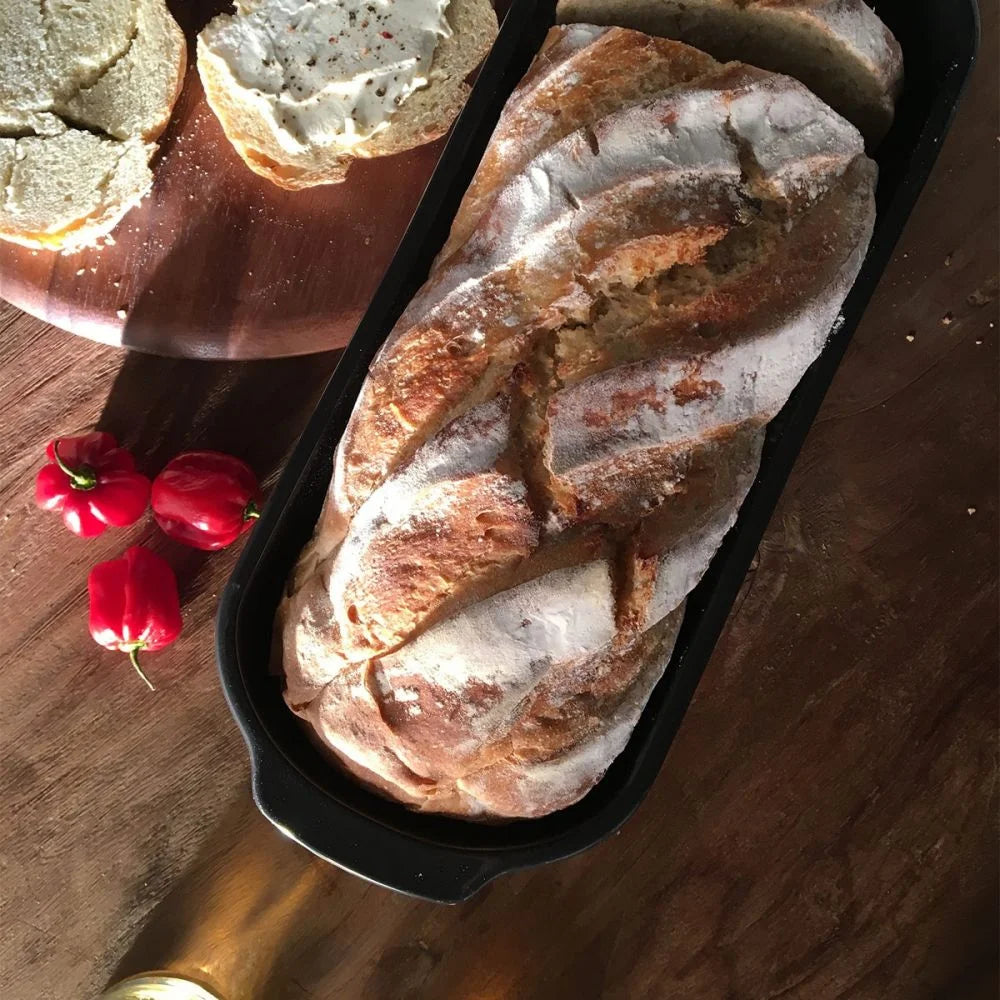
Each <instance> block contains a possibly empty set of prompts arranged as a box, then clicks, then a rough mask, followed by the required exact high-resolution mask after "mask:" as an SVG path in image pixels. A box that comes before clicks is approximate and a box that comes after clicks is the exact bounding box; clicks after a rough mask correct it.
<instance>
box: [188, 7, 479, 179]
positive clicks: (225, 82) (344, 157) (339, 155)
mask: <svg viewBox="0 0 1000 1000" xmlns="http://www.w3.org/2000/svg"><path fill="white" fill-rule="evenodd" d="M275 2H276V0H263V2H260V3H255V4H252V5H247V4H244V5H243V6H242V7H241V8H240V9H238V10H237V12H236V13H235V14H220V15H219V16H218V17H216V18H214V19H213V20H212V21H211V22H210V23H209V24H208V26H207V27H206V28H205V29H204V30H203V31H202V32H201V34H200V35H199V36H198V72H199V74H200V75H201V79H202V83H203V84H204V87H205V95H206V97H207V98H208V102H209V104H210V105H211V107H212V110H213V111H214V112H215V114H216V115H217V116H218V118H219V121H220V122H221V124H222V127H223V129H224V130H225V133H226V136H227V138H228V139H229V141H230V142H231V143H232V144H233V146H234V148H235V149H236V151H237V152H238V153H239V154H240V156H241V157H242V158H243V160H244V161H245V162H246V164H247V166H248V167H249V168H250V169H251V170H253V171H254V172H255V173H258V174H260V175H261V176H262V177H266V178H267V179H268V180H270V181H273V182H274V183H275V184H277V185H279V186H280V187H284V188H289V189H292V190H295V189H299V188H307V187H313V186H315V185H318V184H335V183H339V182H340V181H343V180H344V178H345V177H346V176H347V170H348V168H349V167H350V165H351V163H352V162H353V161H354V160H356V159H370V158H372V157H377V156H389V155H391V154H393V153H399V152H402V151H403V150H405V149H410V148H412V147H414V146H420V145H423V144H424V143H427V142H431V141H433V140H434V139H437V138H439V137H440V136H442V135H444V133H445V132H447V131H448V129H449V128H450V127H451V123H452V121H454V119H455V117H456V116H457V115H458V113H459V111H461V109H462V106H463V105H464V104H465V100H466V98H467V96H468V92H469V88H468V85H467V84H466V82H465V78H466V77H467V76H468V75H469V74H470V73H471V72H472V71H473V70H474V69H475V68H476V67H477V66H478V65H479V63H480V62H482V60H483V58H484V57H485V55H486V53H487V52H488V51H489V49H490V46H491V45H492V44H493V41H494V39H495V38H496V34H497V19H496V12H495V11H494V9H493V5H492V4H491V3H490V2H489V0H450V3H448V6H447V10H446V12H445V17H446V19H447V22H448V25H449V27H450V30H451V34H450V35H448V36H446V37H444V38H441V39H440V40H439V41H438V43H437V47H436V48H435V50H434V57H433V62H432V64H431V68H430V72H429V73H428V83H427V85H426V86H425V87H421V88H419V89H417V90H415V91H414V92H413V93H411V94H410V95H409V96H408V97H407V98H406V99H405V100H404V101H403V102H402V103H401V104H400V105H399V107H398V109H397V110H396V111H395V112H394V113H393V115H392V117H391V119H390V120H389V126H388V127H387V128H386V129H385V130H384V131H380V132H377V133H376V134H374V135H372V136H371V137H370V138H368V139H366V140H365V141H363V142H361V143H359V144H357V145H355V146H353V147H352V148H350V150H345V149H344V148H343V147H342V146H340V145H338V144H337V142H335V141H329V142H325V143H322V144H321V143H318V142H302V141H298V139H297V137H296V136H295V135H294V134H293V130H292V129H291V125H290V123H287V122H283V121H281V120H279V115H278V113H277V112H278V110H279V109H284V108H286V107H295V105H296V103H297V101H298V100H299V95H297V94H296V93H295V92H294V91H293V88H294V84H293V82H292V80H293V79H294V70H291V69H287V70H286V71H285V73H284V74H283V76H282V79H281V84H280V90H279V91H278V92H277V94H276V95H272V94H270V92H268V94H266V95H263V96H265V97H268V98H270V97H272V96H274V97H276V100H277V103H276V104H275V103H268V102H264V101H262V93H261V90H260V88H259V86H256V85H255V84H254V83H253V82H252V81H250V80H248V79H245V78H244V74H243V73H241V70H240V67H239V66H237V65H235V64H234V60H233V58H232V54H231V52H230V45H229V44H228V42H229V39H228V36H229V35H230V34H231V32H232V30H233V29H234V27H236V28H240V29H241V30H243V31H244V32H246V31H247V29H246V27H245V26H246V17H245V15H246V14H247V13H249V12H253V11H258V10H260V9H263V8H266V7H267V5H268V3H272V4H273V3H275ZM322 2H329V0H322ZM265 32H266V27H265V26H261V27H260V28H258V29H256V33H257V34H261V33H265ZM389 37H390V38H391V35H390V36H389ZM322 41H323V40H321V42H322ZM331 46H333V49H331V51H333V50H334V49H340V48H342V47H343V46H341V45H340V44H339V43H338V42H337V39H335V38H332V37H331V38H330V39H329V44H328V45H327V46H326V48H331ZM243 47H244V48H245V47H246V43H243ZM334 54H335V55H336V54H337V53H336V52H334ZM310 58H311V59H312V60H322V59H325V58H328V55H327V53H326V52H325V51H323V50H320V51H319V52H318V53H314V54H313V55H312V56H311V57H310Z"/></svg>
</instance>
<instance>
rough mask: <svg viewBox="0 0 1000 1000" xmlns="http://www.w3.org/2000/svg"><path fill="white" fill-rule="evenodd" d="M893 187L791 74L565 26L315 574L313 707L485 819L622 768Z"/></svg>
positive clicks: (364, 745) (447, 271)
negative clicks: (692, 600)
mask: <svg viewBox="0 0 1000 1000" xmlns="http://www.w3.org/2000/svg"><path fill="white" fill-rule="evenodd" d="M874 186H875V167H874V165H873V164H872V162H871V161H870V160H869V159H867V157H866V156H865V154H864V148H863V141H862V138H861V136H860V134H859V133H858V132H857V130H856V129H855V128H854V127H853V126H851V125H849V124H848V123H847V122H846V121H845V120H844V119H842V118H841V117H839V116H838V115H837V114H836V113H834V112H833V111H831V110H830V109H829V108H828V107H827V106H826V105H824V104H823V103H822V102H821V101H820V100H819V99H818V98H816V97H815V96H813V95H812V94H811V93H810V92H809V91H807V90H806V89H805V88H804V87H803V86H802V85H801V84H799V83H797V82H795V81H794V80H792V79H789V78H787V77H783V76H777V75H774V74H771V73H767V72H765V71H762V70H758V69H754V68H752V67H749V66H746V65H742V64H739V63H730V64H726V65H722V64H719V63H717V62H715V61H714V60H713V59H711V58H710V57H709V56H707V55H704V54H703V53H700V52H698V51H696V50H694V49H691V48H688V47H686V46H684V45H682V44H680V43H676V42H671V41H666V40H663V39H659V38H652V37H649V36H646V35H643V34H641V33H639V32H635V31H629V30H623V29H619V28H599V27H594V26H588V25H570V26H565V27H559V28H554V29H553V30H552V32H551V33H550V35H549V36H548V38H547V40H546V43H545V46H544V48H543V50H542V52H541V53H540V55H539V56H538V58H537V59H536V61H535V63H534V64H533V66H532V68H531V69H530V70H529V72H528V74H527V76H526V77H525V78H524V80H523V81H522V83H521V85H520V86H519V87H518V89H517V90H516V91H515V93H514V94H513V95H512V97H511V98H510V101H509V102H508V104H507V106H506V108H505V110H504V113H503V116H502V118H501V120H500V122H499V124H498V126H497V129H496V132H495V133H494V136H493V139H492V141H491V143H490V147H489V149H488V151H487V153H486V156H485V157H484V160H483V162H482V164H481V166H480V169H479V171H478V173H477V175H476V178H475V180H474V182H473V184H472V186H471V188H470V190H469V192H468V194H467V196H466V198H465V201H464V202H463V205H462V207H461V210H460V212H459V214H458V217H457V218H456V220H455V223H454V228H453V232H452V236H451V239H450V240H449V243H448V245H447V246H446V247H445V248H444V250H443V251H442V253H441V255H440V257H439V259H438V261H437V262H436V264H435V266H434V268H433V270H432V273H431V275H430V278H429V280H428V281H427V283H426V285H425V286H424V287H423V289H422V290H421V291H420V292H419V293H418V294H417V296H416V297H415V298H414V300H413V301H412V303H411V304H410V306H409V307H408V309H407V310H406V312H405V314H404V315H403V317H402V318H401V319H400V321H399V323H398V324H397V326H396V327H395V329H394V331H393V332H392V335H391V336H390V338H389V340H388V342H387V343H386V345H385V346H384V348H383V349H382V351H381V353H380V355H379V357H378V358H377V360H376V362H375V363H374V364H373V366H372V369H371V372H370V375H369V378H368V380H367V381H366V383H365V385H364V388H363V390H362V392H361V395H360V397H359V399H358V402H357V405H356V408H355V411H354V413H353V416H352V418H351V421H350V423H349V425H348V428H347V431H346V433H345V435H344V437H343V439H342V441H341V444H340V447H339V449H338V452H337V456H336V464H335V472H334V478H333V482H332V484H331V489H330V493H329V496H328V499H327V503H326V506H325V508H324V511H323V514H322V517H321V520H320V523H319V525H318V527H317V531H316V534H315V536H314V538H313V541H312V542H311V543H310V545H309V546H308V547H307V548H306V550H305V551H304V552H303V554H302V557H301V559H300V561H299V564H298V567H297V569H296V571H295V574H294V576H293V578H292V580H291V581H290V582H289V588H288V595H287V597H286V600H285V602H284V604H283V607H282V611H281V626H282V636H283V667H284V673H285V680H286V699H287V701H288V703H289V705H290V706H291V707H292V709H293V710H294V711H296V712H298V713H299V714H300V715H301V716H302V717H303V718H304V719H306V720H307V722H308V723H309V724H311V726H312V727H313V728H314V729H315V731H316V733H317V734H318V736H319V737H320V739H321V740H322V741H323V743H324V744H326V746H328V747H329V748H330V749H331V750H332V751H333V752H334V754H335V755H336V756H337V758H338V759H339V760H340V761H341V762H342V764H343V766H344V767H346V768H347V769H348V770H349V771H350V772H352V773H353V774H354V775H356V776H357V777H359V778H360V779H361V780H363V781H364V782H366V783H367V784H369V785H370V786H372V787H374V788H376V789H378V790H380V791H381V792H383V793H384V794H386V795H389V796H391V797H393V798H396V799H398V800H400V801H402V802H405V803H407V804H409V805H410V806H412V807H414V808H417V809H423V810H429V811H437V812H445V813H451V814H457V815H466V816H470V817H478V818H498V817H518V816H525V817H528V816H539V815H542V814H545V813H548V812H551V811H553V810H556V809H560V808H563V807H565V806H567V805H569V804H571V803H573V802H574V801H576V800H578V799H579V798H580V797H582V796H583V795H584V794H585V793H586V792H587V791H588V790H589V789H590V788H591V787H592V786H593V785H594V784H595V783H596V782H597V781H598V780H599V779H600V777H601V776H602V775H603V773H604V772H605V770H606V769H607V768H608V766H609V765H610V763H611V762H612V760H613V759H614V758H615V756H616V755H617V754H619V753H620V752H621V750H622V748H623V747H624V746H625V743H626V742H627V740H628V737H629V734H630V733H631V731H632V728H633V727H634V725H635V723H636V721H637V719H638V716H639V714H640V713H641V711H642V708H643V706H644V705H645V703H646V701H647V699H648V697H649V694H650V692H651V691H652V688H653V686H654V685H655V684H656V682H657V681H658V680H659V678H660V677H661V675H662V673H663V671H664V669H665V666H666V664H667V661H668V660H669V657H670V652H671V649H672V646H673V643H674V640H675V637H676V634H677V630H678V627H679V624H680V619H681V616H682V612H683V607H684V601H685V598H686V596H687V594H688V593H689V592H690V591H691V589H692V588H693V587H694V585H695V584H696V583H697V581H698V580H699V579H700V577H701V576H702V574H703V573H704V571H705V569H706V567H707V566H708V564H709V562H710V560H711V558H712V556H713V554H714V553H715V551H716V549H717V547H718V545H719V544H720V542H721V540H722V538H723V537H724V535H725V533H726V532H727V531H728V530H729V528H730V527H731V526H732V524H733V522H734V521H735V518H736V516H737V513H738V511H739V507H740V505H741V503H742V501H743V498H744V497H745V495H746V493H747V491H748V489H749V487H750V485H751V484H752V482H753V479H754V477H755V475H756V471H757V468H758V462H759V455H760V447H761V442H762V437H763V429H764V427H765V425H766V424H767V422H768V421H769V420H770V419H771V418H772V417H773V416H774V415H775V414H776V413H777V412H778V410H779V409H780V408H781V407H782V405H783V404H784V402H785V401H786V400H787V398H788V396H789V394H790V393H791V391H792V389H793V388H794V387H795V385H796V383H797V382H798V381H799V379H800V378H801V376H802V374H803V373H804V372H805V370H806V368H807V367H808V366H809V365H810V364H811V363H812V361H813V360H814V359H815V358H816V357H817V355H818V354H819V352H820V350H821V349H822V347H823V345H824V343H825V341H826V338H827V336H828V334H829V332H830V330H831V327H832V326H833V325H834V323H835V320H836V317H837V314H838V311H839V309H840V306H841V303H842V301H843V299H844V297H845V295H846V293H847V291H848V290H849V288H850V286H851V284H852V282H853V280H854V278H855V276H856V274H857V271H858V269H859V267H860V264H861V261H862V259H863V257H864V254H865V250H866V247H867V245H868V241H869V238H870V235H871V231H872V225H873V221H874V199H873V192H874Z"/></svg>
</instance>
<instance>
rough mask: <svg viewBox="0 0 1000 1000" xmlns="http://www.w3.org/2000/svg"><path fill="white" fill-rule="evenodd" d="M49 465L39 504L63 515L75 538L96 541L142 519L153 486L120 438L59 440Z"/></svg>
mask: <svg viewBox="0 0 1000 1000" xmlns="http://www.w3.org/2000/svg"><path fill="white" fill-rule="evenodd" d="M45 455H46V457H47V458H48V460H49V463H50V464H49V465H43V466H42V467H41V469H39V470H38V478H37V479H36V480H35V503H37V504H38V506H39V507H41V508H42V510H58V511H62V516H63V521H64V522H65V524H66V527H67V528H69V530H70V531H72V532H73V534H74V535H80V536H82V537H83V538H91V537H93V536H94V535H99V534H101V532H103V531H104V530H105V529H107V528H124V527H126V526H127V525H129V524H134V523H135V522H136V521H138V520H139V518H140V517H142V515H143V512H144V511H145V510H146V506H147V504H148V503H149V480H148V479H147V478H146V477H145V476H143V475H141V474H140V473H138V472H136V471H135V459H134V458H132V456H131V454H130V453H129V452H127V451H126V450H125V449H124V448H119V447H118V442H117V441H116V440H115V438H114V435H112V434H107V433H105V432H104V431H92V432H91V433H90V434H84V435H83V436H82V437H67V438H56V440H55V441H50V442H49V444H48V446H47V447H46V449H45Z"/></svg>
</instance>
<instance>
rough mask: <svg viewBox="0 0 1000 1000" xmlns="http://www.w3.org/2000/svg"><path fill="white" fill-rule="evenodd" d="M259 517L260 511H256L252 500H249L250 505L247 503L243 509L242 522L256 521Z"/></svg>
mask: <svg viewBox="0 0 1000 1000" xmlns="http://www.w3.org/2000/svg"><path fill="white" fill-rule="evenodd" d="M259 517H260V510H259V509H258V507H257V504H255V503H254V502H253V500H251V501H250V503H248V504H247V505H246V507H244V508H243V520H244V521H256V520H257V518H259Z"/></svg>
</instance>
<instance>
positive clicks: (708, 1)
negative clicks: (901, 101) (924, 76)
mask: <svg viewBox="0 0 1000 1000" xmlns="http://www.w3.org/2000/svg"><path fill="white" fill-rule="evenodd" d="M556 16H557V19H558V20H559V21H560V22H561V23H564V24H575V23H577V22H585V23H591V24H600V25H617V26H619V27H622V28H634V29H636V30H638V31H644V32H648V33H649V34H652V35H662V36H663V37H665V38H672V39H676V40H677V41H681V42H686V43H687V44H689V45H694V46H695V47H697V48H699V49H703V50H704V51H705V52H709V53H711V54H712V55H713V56H715V57H716V58H717V59H721V60H723V61H726V60H731V59H735V60H740V61H741V62H745V63H750V64H752V65H754V66H760V67H761V68H763V69H767V70H772V71H774V72H777V73H787V74H788V75H789V76H793V77H795V78H796V79H798V80H800V81H802V83H804V84H805V85H806V86H807V87H808V88H809V89H810V90H812V91H813V93H815V94H816V95H818V96H819V97H820V98H822V100H824V101H826V103H827V104H829V105H830V106H831V107H832V108H833V109H834V110H835V111H838V112H839V113H840V114H842V115H843V116H844V117H845V118H846V119H847V120H848V121H849V122H852V123H853V124H854V125H855V126H856V127H857V128H858V129H859V130H860V131H861V134H862V135H864V137H865V139H866V141H867V143H868V148H869V149H874V148H875V147H876V146H877V145H878V144H879V142H880V141H881V140H882V138H883V137H884V136H885V134H886V132H888V131H889V126H890V125H892V120H893V115H894V113H895V105H896V101H897V100H898V98H899V95H900V93H901V91H902V87H903V53H902V50H901V49H900V46H899V43H898V42H897V41H896V39H895V37H894V36H893V34H892V32H891V31H889V29H888V28H887V27H886V26H885V24H883V23H882V21H881V20H880V19H879V17H878V15H877V14H876V13H875V12H874V11H873V10H872V9H871V7H870V6H868V4H866V3H865V2H864V0H559V3H558V6H557V14H556Z"/></svg>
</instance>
